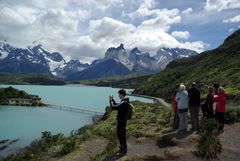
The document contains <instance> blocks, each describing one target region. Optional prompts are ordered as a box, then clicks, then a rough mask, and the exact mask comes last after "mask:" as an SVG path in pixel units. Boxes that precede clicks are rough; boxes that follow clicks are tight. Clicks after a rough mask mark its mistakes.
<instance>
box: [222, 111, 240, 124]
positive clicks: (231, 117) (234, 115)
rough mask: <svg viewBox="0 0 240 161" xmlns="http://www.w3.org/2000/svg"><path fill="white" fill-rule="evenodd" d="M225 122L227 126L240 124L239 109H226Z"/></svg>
mask: <svg viewBox="0 0 240 161" xmlns="http://www.w3.org/2000/svg"><path fill="white" fill-rule="evenodd" d="M225 122H226V123H227V124H233V123H235V122H240V109H239V108H227V111H226V113H225Z"/></svg>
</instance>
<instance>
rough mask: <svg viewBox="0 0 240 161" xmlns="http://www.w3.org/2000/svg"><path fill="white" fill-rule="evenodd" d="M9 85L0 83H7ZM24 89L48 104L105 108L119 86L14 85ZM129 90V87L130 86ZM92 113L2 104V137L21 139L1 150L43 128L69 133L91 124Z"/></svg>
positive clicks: (13, 148)
mask: <svg viewBox="0 0 240 161" xmlns="http://www.w3.org/2000/svg"><path fill="white" fill-rule="evenodd" d="M8 86H9V85H0V87H8ZM11 86H12V87H14V88H17V89H20V90H24V91H26V92H28V93H29V94H35V95H39V96H40V97H41V98H42V101H43V102H44V103H47V104H53V105H59V106H69V107H74V108H82V109H89V110H95V111H100V112H104V111H105V107H106V106H108V95H109V94H113V95H114V97H115V99H116V100H117V101H119V99H118V97H117V91H118V90H119V89H116V88H110V87H95V86H82V85H66V86H41V85H11ZM128 91H130V90H128ZM130 100H131V101H133V100H139V101H142V102H147V103H152V102H153V101H152V100H149V99H145V98H139V97H130ZM91 123H92V115H90V114H85V113H76V112H71V111H63V110H57V109H50V108H47V107H23V106H0V140H4V139H10V140H14V139H19V141H18V142H16V143H14V144H12V145H10V146H9V147H8V148H6V149H5V150H3V151H0V157H4V156H6V155H9V154H11V153H14V152H16V151H17V150H19V149H21V148H23V147H25V146H27V145H29V143H31V142H32V141H33V140H35V139H38V138H39V137H40V136H41V132H43V131H50V132H52V133H53V134H56V133H63V134H65V135H70V132H71V131H72V130H77V129H79V128H80V127H82V126H84V125H87V124H91Z"/></svg>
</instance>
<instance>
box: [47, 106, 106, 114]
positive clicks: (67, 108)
mask: <svg viewBox="0 0 240 161" xmlns="http://www.w3.org/2000/svg"><path fill="white" fill-rule="evenodd" d="M46 107H47V108H52V109H57V110H64V111H71V112H78V113H84V114H90V115H103V114H104V112H100V111H95V110H88V109H85V108H76V107H69V106H61V105H51V104H47V106H46Z"/></svg>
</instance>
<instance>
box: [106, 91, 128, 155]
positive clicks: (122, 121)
mask: <svg viewBox="0 0 240 161" xmlns="http://www.w3.org/2000/svg"><path fill="white" fill-rule="evenodd" d="M118 96H119V98H120V99H121V102H120V103H119V104H117V103H116V102H115V100H114V99H113V95H110V96H109V102H110V106H111V108H112V109H113V110H117V111H118V113H117V136H118V140H119V143H120V150H119V155H125V154H126V153H127V141H126V124H127V113H128V108H129V98H126V91H125V90H124V89H121V90H119V91H118Z"/></svg>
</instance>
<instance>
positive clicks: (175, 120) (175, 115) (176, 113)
mask: <svg viewBox="0 0 240 161" xmlns="http://www.w3.org/2000/svg"><path fill="white" fill-rule="evenodd" d="M173 128H174V129H178V128H179V115H178V112H174V119H173Z"/></svg>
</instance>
